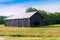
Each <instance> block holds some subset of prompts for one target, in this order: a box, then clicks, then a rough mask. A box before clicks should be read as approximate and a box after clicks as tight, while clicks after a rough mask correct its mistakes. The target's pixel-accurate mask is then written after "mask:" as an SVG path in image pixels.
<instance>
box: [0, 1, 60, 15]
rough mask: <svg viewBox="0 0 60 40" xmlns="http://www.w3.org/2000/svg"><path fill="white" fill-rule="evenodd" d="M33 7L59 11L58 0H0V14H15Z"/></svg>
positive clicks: (59, 3) (59, 4)
mask: <svg viewBox="0 0 60 40" xmlns="http://www.w3.org/2000/svg"><path fill="white" fill-rule="evenodd" d="M29 7H33V8H36V9H39V10H45V11H49V12H55V11H57V12H59V11H60V0H0V15H7V16H8V15H16V14H20V13H23V12H25V11H26V9H27V8H29Z"/></svg>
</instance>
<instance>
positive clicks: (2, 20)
mask: <svg viewBox="0 0 60 40" xmlns="http://www.w3.org/2000/svg"><path fill="white" fill-rule="evenodd" d="M6 17H7V16H0V24H4V19H5V18H6Z"/></svg>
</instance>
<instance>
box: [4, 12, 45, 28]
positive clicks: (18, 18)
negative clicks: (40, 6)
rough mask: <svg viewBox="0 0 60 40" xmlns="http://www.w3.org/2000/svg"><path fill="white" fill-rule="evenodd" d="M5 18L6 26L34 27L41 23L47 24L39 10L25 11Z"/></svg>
mask: <svg viewBox="0 0 60 40" xmlns="http://www.w3.org/2000/svg"><path fill="white" fill-rule="evenodd" d="M4 20H5V26H7V27H15V26H17V27H31V26H32V27H33V26H39V25H45V22H44V20H43V17H42V16H41V15H40V14H38V12H29V13H23V14H20V15H14V16H11V17H8V18H6V19H4Z"/></svg>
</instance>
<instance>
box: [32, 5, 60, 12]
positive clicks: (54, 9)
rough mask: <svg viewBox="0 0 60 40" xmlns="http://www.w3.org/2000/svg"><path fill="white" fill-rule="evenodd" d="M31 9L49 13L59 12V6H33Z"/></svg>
mask: <svg viewBox="0 0 60 40" xmlns="http://www.w3.org/2000/svg"><path fill="white" fill-rule="evenodd" d="M32 7H34V8H37V9H40V10H45V11H49V12H60V5H59V4H48V5H34V6H32Z"/></svg>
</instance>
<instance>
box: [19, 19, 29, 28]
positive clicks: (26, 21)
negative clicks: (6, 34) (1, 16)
mask: <svg viewBox="0 0 60 40" xmlns="http://www.w3.org/2000/svg"><path fill="white" fill-rule="evenodd" d="M18 21H19V22H18V26H19V27H28V26H30V19H19V20H18Z"/></svg>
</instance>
